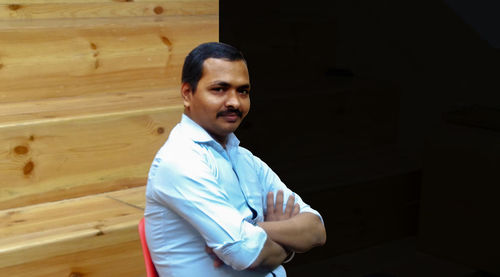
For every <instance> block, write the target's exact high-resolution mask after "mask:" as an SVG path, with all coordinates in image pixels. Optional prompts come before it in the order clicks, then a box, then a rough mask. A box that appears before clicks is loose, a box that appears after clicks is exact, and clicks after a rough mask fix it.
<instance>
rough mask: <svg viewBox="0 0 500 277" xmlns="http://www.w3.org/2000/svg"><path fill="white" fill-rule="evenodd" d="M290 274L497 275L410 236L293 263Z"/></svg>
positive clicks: (371, 276)
mask: <svg viewBox="0 0 500 277" xmlns="http://www.w3.org/2000/svg"><path fill="white" fill-rule="evenodd" d="M287 273H288V276H289V277H299V276H333V277H400V276H401V277H417V276H418V277H495V275H491V274H488V273H485V272H481V271H478V270H475V269H473V268H470V267H467V266H464V265H460V264H457V263H453V262H451V261H447V260H443V259H439V258H436V257H433V256H431V255H428V254H425V253H420V252H418V251H417V249H416V239H415V238H414V237H408V238H404V239H400V240H396V241H392V242H388V243H385V244H381V245H377V246H374V247H370V248H366V249H362V250H359V251H356V252H352V253H347V254H343V255H339V256H335V257H333V258H329V259H326V260H321V261H317V262H313V263H309V264H305V265H293V264H290V265H289V266H288V267H287Z"/></svg>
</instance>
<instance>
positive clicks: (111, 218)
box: [0, 195, 143, 276]
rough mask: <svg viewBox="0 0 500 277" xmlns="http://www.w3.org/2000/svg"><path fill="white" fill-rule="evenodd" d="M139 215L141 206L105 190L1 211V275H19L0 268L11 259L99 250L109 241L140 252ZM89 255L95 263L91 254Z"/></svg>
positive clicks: (15, 261)
mask: <svg viewBox="0 0 500 277" xmlns="http://www.w3.org/2000/svg"><path fill="white" fill-rule="evenodd" d="M142 216H143V210H142V209H139V208H136V207H132V206H130V205H127V204H124V203H122V202H119V201H116V200H114V199H111V198H109V197H107V196H106V195H96V196H89V197H83V198H78V199H72V200H66V201H59V202H55V203H44V204H40V205H34V206H29V207H23V208H18V209H10V210H4V211H0V219H1V220H0V226H1V228H0V275H1V276H18V275H17V274H14V275H5V274H4V273H5V272H4V270H6V269H5V268H8V267H12V266H15V265H21V264H25V263H30V262H35V261H44V260H47V259H52V258H55V257H59V256H63V255H68V254H74V253H81V252H85V251H91V252H92V251H93V252H94V253H98V252H100V250H99V249H100V248H103V247H108V246H113V245H117V246H120V247H121V248H123V249H122V251H125V250H124V249H128V250H126V251H129V250H130V251H132V252H134V253H140V245H139V244H137V243H138V233H137V223H138V222H139V220H140V218H142ZM128 242H135V243H134V246H133V247H132V248H130V247H125V246H124V245H122V244H123V243H125V244H126V243H128ZM92 249H94V250H92ZM99 255H101V257H102V255H103V253H101V254H99ZM114 255H120V254H119V253H115V254H114ZM89 258H92V257H89ZM93 260H94V263H100V261H99V260H98V259H97V258H96V257H93ZM68 262H69V263H72V262H75V261H68ZM63 264H64V263H63ZM52 266H54V265H53V264H45V265H44V266H43V267H44V268H50V267H52ZM58 266H60V265H58ZM7 272H8V271H7ZM35 272H37V271H32V272H31V273H32V274H34V273H35ZM35 275H36V276H39V275H37V274H35Z"/></svg>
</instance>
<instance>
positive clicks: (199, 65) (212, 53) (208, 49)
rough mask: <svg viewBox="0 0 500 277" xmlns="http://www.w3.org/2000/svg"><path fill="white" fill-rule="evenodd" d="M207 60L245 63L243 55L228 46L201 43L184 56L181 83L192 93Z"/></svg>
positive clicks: (216, 43)
mask: <svg viewBox="0 0 500 277" xmlns="http://www.w3.org/2000/svg"><path fill="white" fill-rule="evenodd" d="M209 58H214V59H223V60H228V61H244V62H245V63H246V60H245V57H244V56H243V54H242V53H241V52H240V51H239V50H238V49H236V48H234V47H233V46H231V45H229V44H225V43H220V42H207V43H203V44H200V45H198V47H196V48H194V49H193V50H192V51H191V52H190V53H189V54H188V55H187V56H186V59H185V60H184V66H183V67H182V83H188V84H189V85H191V88H192V89H193V91H196V88H197V87H198V81H199V80H200V79H201V75H202V73H203V62H204V61H205V60H207V59H209Z"/></svg>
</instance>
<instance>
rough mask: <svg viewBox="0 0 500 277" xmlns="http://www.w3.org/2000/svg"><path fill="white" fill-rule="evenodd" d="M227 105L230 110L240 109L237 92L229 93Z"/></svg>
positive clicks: (231, 91)
mask: <svg viewBox="0 0 500 277" xmlns="http://www.w3.org/2000/svg"><path fill="white" fill-rule="evenodd" d="M225 104H226V107H228V108H229V107H231V108H233V109H238V108H239V107H240V98H239V95H238V92H237V91H236V90H234V89H232V90H230V91H229V93H228V94H227V98H226V103H225Z"/></svg>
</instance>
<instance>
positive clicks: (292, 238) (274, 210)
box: [258, 190, 326, 253]
mask: <svg viewBox="0 0 500 277" xmlns="http://www.w3.org/2000/svg"><path fill="white" fill-rule="evenodd" d="M294 200H295V196H293V195H291V196H290V197H289V198H288V201H287V203H286V206H285V211H283V208H282V207H283V191H281V190H279V191H278V192H277V195H276V202H274V195H273V192H269V193H268V195H267V201H266V202H267V209H266V216H265V221H264V222H259V223H258V225H259V226H260V227H261V228H263V229H264V230H265V231H266V233H267V235H268V238H271V239H272V240H273V241H275V242H277V243H279V244H280V245H283V246H284V247H285V248H287V249H290V250H293V251H295V252H299V253H300V252H306V251H308V250H310V249H311V248H313V247H316V246H321V245H323V244H325V242H326V231H325V227H324V225H323V222H322V221H321V220H320V218H319V217H318V216H317V215H315V214H313V213H309V212H302V213H299V209H300V208H299V206H298V204H294Z"/></svg>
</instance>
